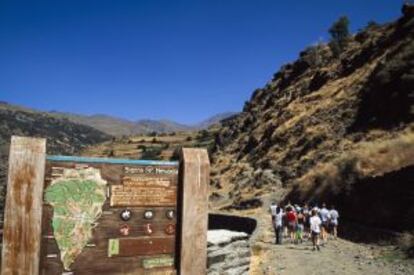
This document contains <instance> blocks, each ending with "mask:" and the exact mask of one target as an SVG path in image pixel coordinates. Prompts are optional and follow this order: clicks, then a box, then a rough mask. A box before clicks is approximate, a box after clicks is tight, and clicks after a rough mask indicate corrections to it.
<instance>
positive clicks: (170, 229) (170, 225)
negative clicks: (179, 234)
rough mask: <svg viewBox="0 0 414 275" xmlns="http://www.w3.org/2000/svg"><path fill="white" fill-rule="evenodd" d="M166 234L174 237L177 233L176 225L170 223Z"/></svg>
mask: <svg viewBox="0 0 414 275" xmlns="http://www.w3.org/2000/svg"><path fill="white" fill-rule="evenodd" d="M165 233H167V234H168V235H172V234H174V233H175V225H174V224H172V223H170V224H167V226H166V227H165Z"/></svg>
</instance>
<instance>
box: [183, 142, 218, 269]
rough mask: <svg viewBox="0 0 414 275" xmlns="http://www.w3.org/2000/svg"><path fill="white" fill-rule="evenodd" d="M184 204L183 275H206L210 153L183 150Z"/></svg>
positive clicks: (200, 150) (198, 150)
mask: <svg viewBox="0 0 414 275" xmlns="http://www.w3.org/2000/svg"><path fill="white" fill-rule="evenodd" d="M181 166H182V167H181V169H182V170H181V172H182V174H181V175H180V177H181V179H182V182H181V184H182V186H181V188H182V194H181V195H182V198H181V199H182V201H181V203H182V204H181V210H180V212H181V218H180V222H181V229H180V234H181V235H180V241H179V242H180V262H179V270H180V274H181V275H193V274H197V275H203V274H206V266H207V220H208V185H209V173H210V172H209V170H210V163H209V160H208V154H207V150H205V149H187V148H186V149H183V152H182V158H181Z"/></svg>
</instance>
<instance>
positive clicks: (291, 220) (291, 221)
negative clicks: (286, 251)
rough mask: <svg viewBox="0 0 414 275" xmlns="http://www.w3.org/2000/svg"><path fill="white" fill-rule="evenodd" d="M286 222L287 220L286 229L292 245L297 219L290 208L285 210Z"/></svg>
mask: <svg viewBox="0 0 414 275" xmlns="http://www.w3.org/2000/svg"><path fill="white" fill-rule="evenodd" d="M286 220H287V227H288V232H289V236H290V242H291V243H293V242H294V241H295V234H296V224H297V217H296V213H295V211H294V210H293V207H292V206H290V207H288V208H287V213H286Z"/></svg>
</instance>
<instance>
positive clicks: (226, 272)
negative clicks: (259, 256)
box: [207, 229, 251, 275]
mask: <svg viewBox="0 0 414 275" xmlns="http://www.w3.org/2000/svg"><path fill="white" fill-rule="evenodd" d="M207 242H208V248H207V257H208V259H207V268H208V271H207V274H209V275H244V274H246V275H247V274H249V266H250V256H251V253H250V244H249V235H248V234H247V233H244V232H236V231H229V230H224V229H221V230H209V231H208V235H207Z"/></svg>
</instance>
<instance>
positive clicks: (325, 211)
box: [319, 203, 330, 242]
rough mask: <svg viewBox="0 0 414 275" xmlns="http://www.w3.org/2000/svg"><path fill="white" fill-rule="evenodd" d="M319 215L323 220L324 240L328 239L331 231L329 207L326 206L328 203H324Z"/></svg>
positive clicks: (322, 235) (322, 234)
mask: <svg viewBox="0 0 414 275" xmlns="http://www.w3.org/2000/svg"><path fill="white" fill-rule="evenodd" d="M319 216H320V218H321V221H322V232H321V237H322V240H323V241H324V242H326V241H327V240H328V231H329V219H330V214H329V210H328V208H326V203H323V204H322V208H321V210H320V211H319Z"/></svg>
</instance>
